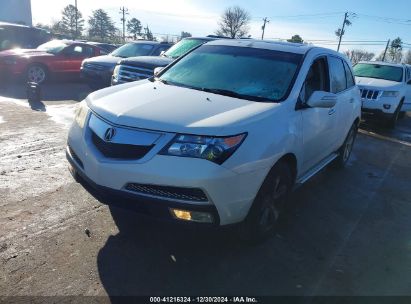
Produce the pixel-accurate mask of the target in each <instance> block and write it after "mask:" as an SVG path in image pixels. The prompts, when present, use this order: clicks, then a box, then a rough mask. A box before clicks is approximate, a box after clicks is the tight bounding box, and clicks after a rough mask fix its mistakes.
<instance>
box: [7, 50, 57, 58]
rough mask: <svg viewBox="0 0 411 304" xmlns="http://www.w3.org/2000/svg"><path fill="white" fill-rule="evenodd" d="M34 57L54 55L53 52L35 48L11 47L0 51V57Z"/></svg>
mask: <svg viewBox="0 0 411 304" xmlns="http://www.w3.org/2000/svg"><path fill="white" fill-rule="evenodd" d="M9 56H13V57H35V56H42V57H44V56H54V55H53V54H50V53H47V52H45V51H41V50H37V49H13V50H7V51H2V52H0V57H9Z"/></svg>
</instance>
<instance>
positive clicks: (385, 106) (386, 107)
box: [383, 104, 391, 110]
mask: <svg viewBox="0 0 411 304" xmlns="http://www.w3.org/2000/svg"><path fill="white" fill-rule="evenodd" d="M383 107H384V109H386V110H389V109H391V105H390V104H384V105H383Z"/></svg>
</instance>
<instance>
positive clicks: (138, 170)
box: [67, 40, 361, 238]
mask: <svg viewBox="0 0 411 304" xmlns="http://www.w3.org/2000/svg"><path fill="white" fill-rule="evenodd" d="M360 115H361V100H360V93H359V89H358V88H357V87H356V85H355V83H354V76H353V74H352V69H351V67H350V65H349V63H348V60H347V59H346V57H345V56H344V55H342V54H340V53H337V52H335V51H332V50H330V49H324V48H319V47H314V46H310V45H302V44H301V45H300V44H292V43H278V42H267V41H261V40H216V41H212V42H209V43H207V44H204V45H202V46H200V47H199V48H197V49H195V50H193V51H191V52H189V53H188V54H186V55H185V56H183V57H182V58H180V59H179V60H177V61H175V62H174V63H173V64H172V65H169V66H167V67H166V68H165V69H164V70H163V71H162V72H161V73H160V74H158V75H156V77H152V78H150V79H146V80H141V81H138V82H133V83H128V84H123V85H121V86H113V87H110V88H106V89H103V90H100V91H97V92H95V93H93V94H91V95H89V96H88V97H87V98H86V100H85V101H83V102H82V103H81V104H80V107H79V109H78V110H77V113H76V116H75V122H74V123H73V125H72V127H71V129H70V131H69V135H68V147H67V158H68V160H69V163H70V164H71V166H72V167H71V172H72V173H73V175H74V176H75V177H76V178H81V179H83V180H85V181H86V182H88V183H89V184H91V185H93V186H94V187H96V188H97V189H99V190H101V191H103V192H104V191H109V192H110V193H114V194H117V195H119V196H123V195H124V196H130V197H132V198H134V199H135V200H134V201H133V203H132V204H131V203H127V206H128V207H129V208H132V207H135V208H137V206H141V205H142V206H144V210H146V211H148V212H150V213H151V214H154V213H155V212H156V211H157V212H159V213H158V214H161V215H163V216H165V217H168V218H170V219H175V220H179V221H186V222H197V223H202V224H209V225H228V224H233V223H238V222H243V224H242V225H241V227H242V228H244V234H246V235H248V236H250V237H252V236H254V237H258V238H259V237H264V236H267V235H269V233H270V232H271V231H272V230H273V228H274V225H275V223H276V221H277V219H278V217H279V214H280V212H281V210H282V209H283V208H284V206H285V204H286V198H287V196H288V194H289V193H290V192H291V191H292V189H293V187H294V185H298V184H302V183H304V182H306V181H307V180H308V179H309V178H310V177H312V176H313V175H314V174H316V173H317V172H319V171H320V170H321V169H322V168H324V167H325V166H327V165H328V164H330V163H331V162H334V164H335V165H337V166H341V167H342V166H344V165H345V164H346V163H347V161H348V159H349V157H350V154H351V150H352V147H353V143H354V140H355V136H356V133H357V126H358V123H359V121H360ZM119 201H120V200H117V203H119V204H120V202H119ZM138 202H139V203H138ZM113 203H115V202H114V201H113ZM130 204H131V205H132V206H131V205H130ZM140 208H141V207H140ZM161 211H162V213H161Z"/></svg>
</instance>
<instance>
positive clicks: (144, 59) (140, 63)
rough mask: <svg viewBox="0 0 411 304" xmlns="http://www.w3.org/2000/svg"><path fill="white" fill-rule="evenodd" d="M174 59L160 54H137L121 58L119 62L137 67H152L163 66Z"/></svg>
mask: <svg viewBox="0 0 411 304" xmlns="http://www.w3.org/2000/svg"><path fill="white" fill-rule="evenodd" d="M173 61H174V60H173V59H171V58H167V57H161V56H139V57H130V58H126V59H122V60H121V61H120V64H124V65H131V66H134V67H139V68H146V69H154V68H157V67H165V66H167V65H169V64H170V63H171V62H173Z"/></svg>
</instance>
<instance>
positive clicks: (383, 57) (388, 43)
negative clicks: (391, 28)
mask: <svg viewBox="0 0 411 304" xmlns="http://www.w3.org/2000/svg"><path fill="white" fill-rule="evenodd" d="M389 45H390V39H388V41H387V46H386V47H385V51H384V55H383V56H382V61H385V55H387V51H388V46H389Z"/></svg>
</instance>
